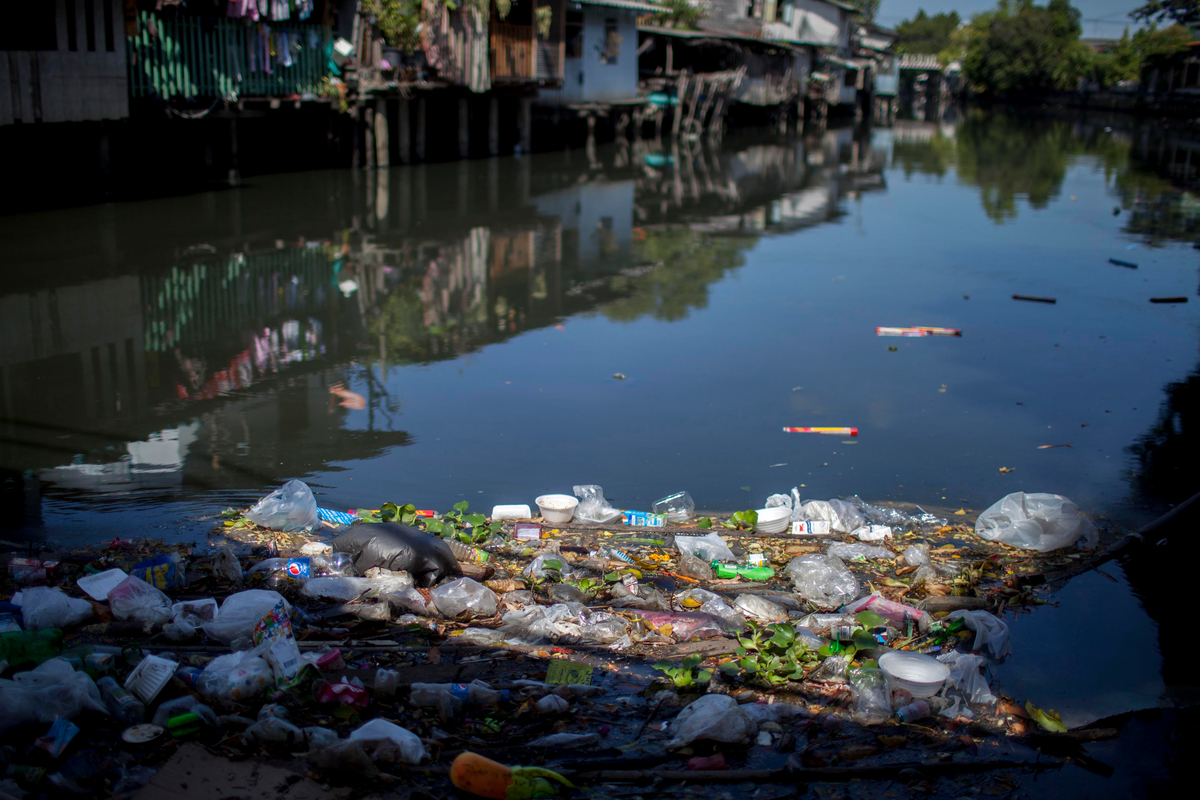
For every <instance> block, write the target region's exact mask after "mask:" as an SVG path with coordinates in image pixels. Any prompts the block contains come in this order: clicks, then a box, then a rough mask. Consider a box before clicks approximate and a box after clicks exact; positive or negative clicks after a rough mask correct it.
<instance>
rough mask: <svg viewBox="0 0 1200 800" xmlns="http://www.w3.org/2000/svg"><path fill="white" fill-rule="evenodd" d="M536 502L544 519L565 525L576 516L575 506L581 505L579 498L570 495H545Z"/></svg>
mask: <svg viewBox="0 0 1200 800" xmlns="http://www.w3.org/2000/svg"><path fill="white" fill-rule="evenodd" d="M534 502H535V503H537V505H538V508H539V509H540V510H541V512H542V519H544V520H546V522H551V523H555V524H558V525H563V524H566V523H568V522H570V521H571V518H572V517H574V516H575V506H577V505H579V498H578V497H572V496H571V495H569V494H544V495H542V496H541V497H539V498H538V499H537V500H535V501H534Z"/></svg>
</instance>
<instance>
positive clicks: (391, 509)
mask: <svg viewBox="0 0 1200 800" xmlns="http://www.w3.org/2000/svg"><path fill="white" fill-rule="evenodd" d="M358 516H359V517H360V518H361V519H362V520H363V521H365V522H399V523H400V524H401V525H415V524H416V522H417V507H416V506H414V505H413V504H412V503H405V504H404V505H402V506H398V505H396V504H395V503H384V504H383V505H382V506H380V507H379V511H378V512H374V511H371V510H369V509H366V508H360V509H358Z"/></svg>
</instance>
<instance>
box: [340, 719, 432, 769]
mask: <svg viewBox="0 0 1200 800" xmlns="http://www.w3.org/2000/svg"><path fill="white" fill-rule="evenodd" d="M348 738H349V740H350V741H352V742H362V743H363V745H364V749H365V750H366V752H367V755H369V756H370V757H371V759H372V760H373V761H376V762H379V763H384V764H420V763H421V762H422V761H423V760H425V758H426V757H428V755H429V753H428V752H427V751H426V750H425V745H424V744H423V743H422V742H421V737H419V736H417V735H416V734H415V733H413V732H412V731H410V730H408V729H407V728H401V727H400V726H399V725H397V724H396V723H394V722H388V721H387V720H386V719H379V718H376V719H373V720H371V721H370V722H367V723H366V724H364V725H362V726H360V727H358V728H355V729H354V730H353V731H351V732H350V736H349V737H348Z"/></svg>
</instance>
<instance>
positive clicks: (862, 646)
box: [850, 631, 879, 650]
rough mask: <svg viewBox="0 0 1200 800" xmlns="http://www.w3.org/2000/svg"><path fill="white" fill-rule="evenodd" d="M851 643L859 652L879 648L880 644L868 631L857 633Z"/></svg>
mask: <svg viewBox="0 0 1200 800" xmlns="http://www.w3.org/2000/svg"><path fill="white" fill-rule="evenodd" d="M850 641H852V642H853V643H854V646H855V647H856V648H857V649H859V650H870V649H871V648H873V647H879V642H877V641H875V637H874V636H872V635H871V634H869V633H867V632H866V631H855V632H854V634H853V636H851V639H850Z"/></svg>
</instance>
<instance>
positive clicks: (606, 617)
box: [579, 611, 629, 644]
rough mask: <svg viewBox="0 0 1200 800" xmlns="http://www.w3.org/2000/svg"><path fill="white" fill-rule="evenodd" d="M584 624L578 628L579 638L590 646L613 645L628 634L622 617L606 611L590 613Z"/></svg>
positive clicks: (627, 628) (626, 624) (625, 621)
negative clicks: (590, 644)
mask: <svg viewBox="0 0 1200 800" xmlns="http://www.w3.org/2000/svg"><path fill="white" fill-rule="evenodd" d="M586 619H587V621H586V623H585V624H583V625H580V626H579V638H580V639H581V640H582V641H584V642H590V643H592V644H613V643H614V642H617V641H620V640H621V638H622V637H624V636H625V635H626V634H628V633H629V622H628V621H627V620H626V619H625V618H624V617H619V616H617V615H616V614H610V613H608V612H606V611H592V612H590V613H589V614H588V615H587V618H586Z"/></svg>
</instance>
